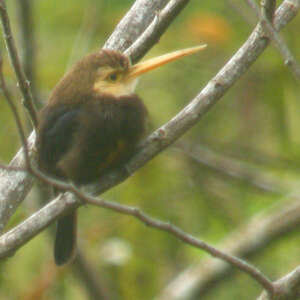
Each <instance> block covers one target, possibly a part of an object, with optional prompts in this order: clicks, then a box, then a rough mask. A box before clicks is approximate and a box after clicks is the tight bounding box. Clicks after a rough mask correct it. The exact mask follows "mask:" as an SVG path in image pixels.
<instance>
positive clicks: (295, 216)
mask: <svg viewBox="0 0 300 300" xmlns="http://www.w3.org/2000/svg"><path fill="white" fill-rule="evenodd" d="M296 194H298V193H296ZM299 223H300V202H299V197H297V196H293V195H291V196H289V199H286V197H284V198H283V199H282V201H280V202H279V203H276V204H275V205H273V206H272V207H271V208H269V209H268V210H266V211H264V212H262V213H260V214H258V215H256V216H254V217H253V218H252V219H251V220H250V221H249V222H247V223H246V224H244V225H242V226H241V227H239V228H237V229H236V230H235V231H234V232H233V233H231V234H230V235H229V236H228V237H226V239H225V240H224V241H222V242H221V243H220V244H219V245H218V248H219V249H226V251H227V253H231V254H234V255H235V256H238V257H243V258H249V257H252V256H254V255H255V254H258V253H260V252H261V251H262V250H263V249H264V248H265V247H267V246H269V245H270V242H271V241H274V240H276V239H279V238H281V237H282V236H284V235H285V234H287V233H290V232H291V231H293V230H298V227H299ZM230 271H232V266H231V265H228V264H226V263H224V262H223V261H221V260H215V259H212V258H208V259H202V260H199V262H198V263H197V264H195V263H194V264H193V265H191V266H189V267H187V268H186V269H185V270H184V271H182V272H181V273H180V274H179V275H178V276H176V277H175V278H174V279H173V280H172V281H171V282H170V283H169V284H168V285H167V286H166V287H165V288H164V290H163V291H162V292H161V293H160V295H159V296H157V298H156V300H167V299H168V300H184V299H189V298H191V297H195V298H201V297H203V296H204V295H205V293H206V291H207V288H208V287H209V288H212V287H213V286H214V285H215V284H217V283H218V282H219V280H221V279H222V278H225V277H228V275H229V273H230ZM293 299H295V298H293Z"/></svg>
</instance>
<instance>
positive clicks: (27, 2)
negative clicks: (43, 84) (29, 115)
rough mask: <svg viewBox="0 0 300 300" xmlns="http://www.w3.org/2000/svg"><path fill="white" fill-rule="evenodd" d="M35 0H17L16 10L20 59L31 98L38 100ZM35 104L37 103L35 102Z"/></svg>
mask: <svg viewBox="0 0 300 300" xmlns="http://www.w3.org/2000/svg"><path fill="white" fill-rule="evenodd" d="M34 4H35V2H34V1H32V0H18V5H17V7H16V8H17V11H18V20H19V28H20V31H21V34H20V37H21V39H20V41H21V43H20V50H21V51H22V52H21V57H22V59H21V61H22V65H23V68H24V73H25V76H26V77H27V79H28V80H29V82H30V89H31V92H32V95H33V99H34V100H35V101H38V95H37V90H36V47H35V46H36V43H35V30H34V29H35V26H34V15H33V9H34V7H33V6H34ZM35 104H36V105H37V106H38V104H39V103H35Z"/></svg>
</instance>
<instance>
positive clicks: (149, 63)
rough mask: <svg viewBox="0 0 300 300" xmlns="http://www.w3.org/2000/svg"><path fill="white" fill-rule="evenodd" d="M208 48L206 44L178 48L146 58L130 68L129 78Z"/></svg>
mask: <svg viewBox="0 0 300 300" xmlns="http://www.w3.org/2000/svg"><path fill="white" fill-rule="evenodd" d="M205 48H206V45H200V46H196V47H192V48H187V49H182V50H177V51H174V52H171V53H168V54H164V55H161V56H158V57H154V58H150V59H149V60H146V61H144V62H141V63H138V64H136V65H133V66H132V67H131V68H130V69H129V73H128V74H127V76H126V77H127V78H130V79H133V78H135V77H138V76H140V75H142V74H144V73H147V72H149V71H151V70H154V69H156V68H158V67H160V66H163V65H164V64H167V63H169V62H172V61H174V60H177V59H179V58H181V57H184V56H188V55H191V54H194V53H196V52H198V51H201V50H203V49H205Z"/></svg>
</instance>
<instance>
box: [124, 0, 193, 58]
mask: <svg viewBox="0 0 300 300" xmlns="http://www.w3.org/2000/svg"><path fill="white" fill-rule="evenodd" d="M189 1H190V0H171V1H169V2H168V4H167V5H166V6H165V7H164V8H163V9H162V10H161V11H157V12H156V15H155V17H154V18H153V21H152V22H151V23H150V25H149V26H148V27H147V28H146V29H145V31H144V32H143V33H142V34H141V35H140V37H139V38H138V39H137V40H136V41H135V42H134V43H133V44H132V45H131V46H130V47H129V48H127V49H126V51H125V54H126V55H128V56H129V57H130V58H131V60H132V61H133V62H136V61H138V60H139V59H141V58H142V57H143V56H144V55H145V54H146V52H147V51H148V50H149V49H150V48H151V47H153V45H154V44H155V43H157V42H158V40H159V38H160V37H161V36H162V35H163V33H164V32H165V31H166V29H167V28H168V27H169V25H170V24H171V22H172V21H173V20H174V19H175V18H176V17H177V15H178V14H179V13H180V12H181V11H182V10H183V9H184V8H185V6H186V5H187V4H188V3H189Z"/></svg>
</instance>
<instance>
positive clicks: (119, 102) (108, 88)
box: [36, 45, 206, 266]
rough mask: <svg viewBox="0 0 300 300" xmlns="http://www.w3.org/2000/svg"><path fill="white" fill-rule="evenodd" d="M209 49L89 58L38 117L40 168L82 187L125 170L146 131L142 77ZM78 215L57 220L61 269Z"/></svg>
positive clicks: (103, 53)
mask: <svg viewBox="0 0 300 300" xmlns="http://www.w3.org/2000/svg"><path fill="white" fill-rule="evenodd" d="M205 46H206V45H200V46H196V47H192V48H187V49H182V50H177V51H174V52H171V53H168V54H164V55H161V56H158V57H155V58H151V59H148V60H146V61H144V62H140V63H137V64H134V65H133V64H132V63H131V60H130V58H129V57H128V56H126V55H125V54H122V53H121V52H119V51H115V50H110V49H101V50H98V51H96V52H94V53H91V54H88V55H86V56H85V57H83V58H82V59H81V60H80V61H78V62H77V63H76V64H75V65H74V66H73V67H72V68H71V69H70V70H69V71H68V72H67V73H66V74H65V75H64V76H63V78H62V79H61V80H60V81H59V82H58V83H57V85H56V86H55V87H54V89H53V91H52V93H51V94H50V97H49V99H48V102H47V104H46V105H45V106H44V107H43V108H42V109H41V110H40V111H39V113H38V127H37V140H36V149H37V165H38V168H39V169H40V170H41V171H42V172H44V173H45V174H47V175H49V176H52V177H54V178H57V179H60V180H65V181H69V182H72V183H73V184H75V185H76V186H79V187H81V186H83V185H85V184H88V183H91V182H94V181H95V180H101V176H103V175H105V174H107V173H108V172H109V171H111V170H113V169H115V168H118V167H120V166H121V165H122V164H124V163H125V162H126V161H127V160H128V159H129V158H130V157H131V156H132V155H133V153H134V152H135V150H136V146H137V144H138V143H139V142H140V140H141V139H142V137H143V136H144V133H145V130H146V120H147V116H148V113H147V108H146V106H145V104H144V103H143V101H142V100H141V99H140V97H139V96H138V95H137V94H136V93H135V88H136V84H137V80H138V78H139V77H140V75H142V74H144V73H147V72H149V71H151V70H154V69H156V68H158V67H160V66H162V65H164V64H166V63H169V62H171V61H174V60H177V59H179V58H181V57H183V56H187V55H190V54H193V53H196V52H198V51H200V50H202V49H204V48H205ZM58 192H60V191H58ZM76 216H77V213H76V210H74V211H72V212H70V213H67V214H66V215H63V216H62V217H60V218H59V219H58V221H57V227H56V228H57V229H56V237H55V242H54V260H55V263H56V265H58V266H61V265H64V264H66V263H68V262H70V261H72V259H73V258H74V256H75V253H76V251H75V249H76V236H77V234H76V227H77V225H76V223H77V217H76Z"/></svg>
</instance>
